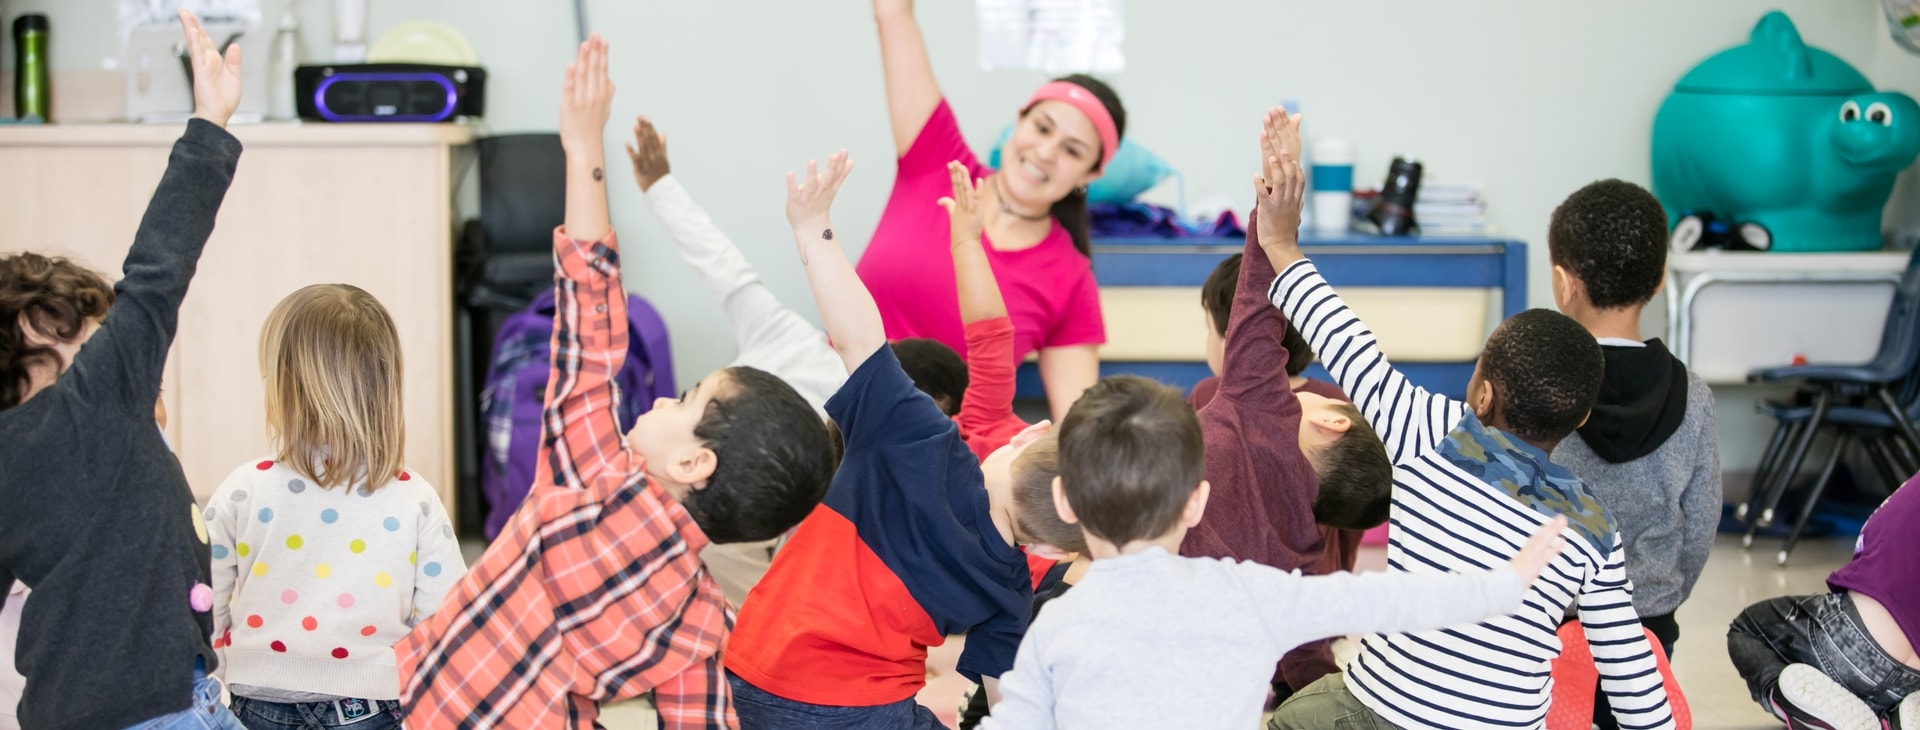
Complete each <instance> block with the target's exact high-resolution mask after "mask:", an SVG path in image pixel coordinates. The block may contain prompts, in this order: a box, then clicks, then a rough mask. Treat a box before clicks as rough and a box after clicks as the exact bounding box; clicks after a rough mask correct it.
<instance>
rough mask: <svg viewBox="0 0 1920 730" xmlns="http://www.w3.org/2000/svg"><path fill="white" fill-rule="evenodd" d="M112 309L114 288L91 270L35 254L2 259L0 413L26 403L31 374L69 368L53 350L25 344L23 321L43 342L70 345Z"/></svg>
mask: <svg viewBox="0 0 1920 730" xmlns="http://www.w3.org/2000/svg"><path fill="white" fill-rule="evenodd" d="M112 305H113V285H111V284H108V283H107V279H106V277H103V276H101V275H100V274H99V273H97V272H95V271H94V270H92V269H89V268H87V267H85V266H81V265H79V264H77V263H74V262H73V261H71V260H69V259H65V258H60V257H49V256H42V255H40V254H37V253H19V254H14V255H11V256H0V410H5V409H8V408H12V407H14V406H17V405H20V402H21V401H23V400H25V399H26V396H27V387H28V381H27V372H28V371H29V370H30V369H32V368H34V367H39V366H46V365H52V366H53V367H54V368H55V369H56V370H58V369H64V368H65V367H66V365H67V363H65V362H62V361H61V359H60V353H59V352H57V351H55V350H54V349H53V348H51V347H36V346H34V345H31V344H29V343H28V342H27V333H26V331H25V330H23V329H22V328H21V323H22V320H25V322H27V323H29V324H30V326H32V327H33V329H34V331H36V332H38V333H39V334H40V335H41V336H42V337H50V338H52V339H55V340H59V341H61V342H68V341H71V340H73V339H74V338H76V337H79V336H80V332H81V331H82V330H83V329H85V327H86V324H87V320H90V319H98V318H101V317H105V316H107V307H110V306H112Z"/></svg>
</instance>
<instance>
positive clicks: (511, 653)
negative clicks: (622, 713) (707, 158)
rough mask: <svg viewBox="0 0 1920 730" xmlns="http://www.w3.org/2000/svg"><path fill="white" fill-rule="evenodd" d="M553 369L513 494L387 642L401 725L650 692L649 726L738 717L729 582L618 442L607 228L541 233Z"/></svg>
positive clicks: (615, 279) (614, 311)
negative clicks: (473, 557)
mask: <svg viewBox="0 0 1920 730" xmlns="http://www.w3.org/2000/svg"><path fill="white" fill-rule="evenodd" d="M553 245H554V259H555V265H556V268H557V270H558V271H559V275H558V276H556V277H555V279H554V305H555V307H556V309H555V312H554V318H553V371H552V374H551V375H550V376H549V379H548V381H547V407H546V410H545V412H544V414H543V420H544V423H543V424H542V440H541V446H540V465H539V471H538V475H537V477H536V479H535V481H534V483H533V487H532V490H531V491H530V492H529V493H528V494H527V500H526V503H525V504H523V505H521V507H520V509H519V511H518V512H515V513H514V515H513V518H512V519H511V520H510V521H508V522H507V525H506V528H505V529H504V530H502V531H501V533H500V537H499V538H498V539H496V540H495V541H494V542H493V544H492V545H490V546H488V548H487V552H486V554H485V555H483V556H481V558H480V560H479V562H477V563H475V564H474V565H473V567H472V568H471V569H469V570H468V571H467V575H466V577H465V578H463V579H461V581H460V582H459V583H458V584H456V585H455V586H454V587H453V589H452V591H451V592H450V593H449V594H448V595H447V598H446V601H445V603H444V604H443V607H442V608H441V609H440V611H439V612H437V613H435V614H434V615H433V616H431V617H429V618H428V619H426V620H425V621H423V622H421V623H420V625H419V626H417V627H416V628H415V629H414V631H413V633H412V634H411V635H409V636H408V637H407V638H406V639H405V640H404V641H402V642H400V643H399V644H398V645H396V646H394V652H395V653H396V654H397V655H398V656H399V662H400V686H401V690H400V691H401V697H400V699H401V702H402V703H404V704H405V706H406V710H407V713H408V714H407V726H408V727H411V728H456V727H457V728H493V727H504V728H514V729H515V730H520V729H522V728H578V729H579V730H587V729H589V728H593V727H595V724H594V720H595V718H596V717H597V716H598V715H599V704H600V703H601V702H607V701H612V700H619V699H627V698H632V697H637V696H639V695H641V694H644V693H646V692H648V691H652V692H653V693H654V701H655V704H656V705H657V706H658V707H659V709H660V726H661V727H662V728H720V727H727V728H732V727H736V725H737V721H736V720H735V718H734V715H733V709H732V703H731V698H730V695H729V694H728V691H727V682H726V675H725V674H724V673H723V670H722V669H721V662H720V649H721V645H722V644H724V643H725V641H726V637H727V633H728V632H729V631H730V630H731V628H732V623H733V621H732V616H731V615H729V613H728V608H727V602H726V597H725V596H724V595H723V594H722V593H721V592H720V587H719V586H718V585H717V584H715V583H714V582H713V579H712V578H711V577H710V576H708V574H707V571H706V568H705V566H704V565H702V564H701V562H700V549H701V548H703V547H706V545H707V538H706V535H705V534H704V533H702V532H701V531H700V528H699V527H698V526H697V525H695V524H694V522H693V519H692V517H690V516H689V515H688V514H687V511H686V509H685V508H683V507H681V506H680V504H679V503H678V502H676V501H674V499H673V498H672V497H670V496H668V495H667V494H666V492H664V491H662V490H661V489H660V487H659V486H657V485H655V484H654V483H653V482H652V481H651V480H649V479H647V478H646V473H645V470H644V469H643V468H642V467H643V466H644V464H643V463H642V462H641V460H640V457H639V455H637V454H632V453H629V452H628V451H627V448H626V443H625V439H624V437H623V435H622V434H621V433H620V424H619V423H618V421H617V417H616V415H615V414H616V412H617V409H616V408H615V406H616V404H617V399H618V398H619V396H618V394H617V393H616V392H615V389H614V386H613V376H614V374H615V373H617V372H619V370H620V367H621V365H622V363H623V361H624V360H625V359H626V353H627V311H626V310H627V299H626V293H625V291H624V289H622V287H621V283H620V262H619V259H620V257H619V253H618V243H616V241H615V238H614V236H613V234H612V233H608V234H607V237H606V239H605V240H602V241H598V242H592V241H576V240H573V239H572V238H570V237H568V236H567V235H566V231H565V230H564V229H556V230H555V231H554V236H553Z"/></svg>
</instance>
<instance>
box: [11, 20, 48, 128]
mask: <svg viewBox="0 0 1920 730" xmlns="http://www.w3.org/2000/svg"><path fill="white" fill-rule="evenodd" d="M48 60H49V59H48V58H47V16H45V15H41V14H39V13H28V14H26V15H22V16H20V17H18V18H14V20H13V73H14V76H13V115H14V116H16V117H19V118H21V119H26V118H28V117H39V118H40V119H42V120H48V121H50V120H52V119H53V113H52V112H53V87H52V85H51V84H50V83H49V81H48V78H47V62H48Z"/></svg>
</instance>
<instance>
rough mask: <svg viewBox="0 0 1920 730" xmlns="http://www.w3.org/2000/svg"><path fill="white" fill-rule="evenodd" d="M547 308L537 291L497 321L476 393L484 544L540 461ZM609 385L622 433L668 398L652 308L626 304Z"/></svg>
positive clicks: (663, 341)
mask: <svg viewBox="0 0 1920 730" xmlns="http://www.w3.org/2000/svg"><path fill="white" fill-rule="evenodd" d="M553 310H554V305H553V290H551V289H549V290H547V291H544V292H541V293H540V296H538V297H535V298H534V300H533V303H532V304H530V305H527V308H526V309H523V310H521V311H519V312H517V313H515V314H514V315H513V316H511V317H508V318H507V320H506V321H505V322H503V323H501V325H500V332H499V334H497V335H495V336H494V339H493V358H492V363H491V364H490V365H489V366H488V367H487V380H486V387H485V389H484V390H482V391H481V393H480V418H481V421H482V423H483V424H484V427H485V430H486V434H485V436H486V443H485V446H484V447H483V449H482V451H483V456H482V459H481V464H480V491H481V493H482V494H483V495H485V496H486V498H487V522H486V533H487V539H488V540H492V539H493V538H494V537H496V536H498V535H499V534H500V528H502V527H505V526H506V524H507V518H508V517H511V516H513V512H514V510H517V509H519V508H520V503H521V502H523V501H525V500H526V498H527V490H528V489H529V488H530V487H532V486H533V477H534V471H535V467H536V466H538V464H537V462H538V460H539V458H540V415H541V413H540V412H541V411H542V410H544V408H545V406H546V397H547V376H548V374H549V373H550V372H551V369H552V362H551V356H552V353H551V348H552V346H553ZM614 385H615V386H616V387H617V388H618V389H619V391H620V406H619V410H620V412H619V419H620V429H621V430H622V431H623V432H624V431H625V430H626V429H628V428H632V427H633V421H634V419H635V418H638V417H639V416H640V414H641V413H644V412H646V410H647V408H648V407H650V406H651V405H652V404H653V401H654V399H655V398H662V397H672V396H673V395H674V394H675V391H674V387H673V356H672V350H671V349H670V348H669V347H668V345H667V324H666V322H664V321H661V319H660V313H659V312H657V311H654V308H653V305H651V304H648V303H647V300H645V299H642V298H640V297H637V296H630V297H628V298H627V362H626V365H625V366H623V367H621V369H620V373H619V375H617V376H615V377H614Z"/></svg>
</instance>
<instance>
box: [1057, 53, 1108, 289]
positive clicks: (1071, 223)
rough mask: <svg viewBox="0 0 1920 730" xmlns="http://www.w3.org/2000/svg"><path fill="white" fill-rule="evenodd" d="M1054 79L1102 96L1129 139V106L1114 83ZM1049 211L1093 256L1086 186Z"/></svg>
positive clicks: (1085, 78)
mask: <svg viewBox="0 0 1920 730" xmlns="http://www.w3.org/2000/svg"><path fill="white" fill-rule="evenodd" d="M1054 80H1055V81H1065V82H1067V83H1069V84H1073V85H1074V86H1078V87H1080V88H1082V89H1086V90H1087V93H1090V94H1093V98H1095V99H1099V100H1100V105H1101V106H1104V107H1106V108H1107V114H1108V116H1111V117H1113V130H1114V132H1115V133H1117V134H1119V135H1120V138H1121V139H1126V137H1127V108H1126V107H1125V106H1122V105H1121V104H1120V95H1119V94H1116V93H1114V92H1113V87H1111V86H1108V85H1107V83H1106V82H1105V81H1101V80H1099V79H1096V78H1094V77H1092V76H1088V75H1086V74H1073V75H1071V76H1062V77H1060V78H1057V79H1054ZM1106 153H1107V150H1101V151H1100V154H1101V157H1102V158H1104V157H1105V156H1106ZM1099 164H1100V163H1099V162H1097V161H1096V162H1095V163H1094V165H1095V166H1094V168H1093V169H1095V170H1098V169H1100V167H1099ZM1050 212H1051V213H1053V219H1054V220H1056V221H1059V222H1060V227H1061V228H1065V229H1067V235H1069V236H1071V237H1072V238H1073V248H1074V250H1076V251H1079V252H1080V255H1081V256H1086V257H1088V258H1092V257H1093V241H1092V238H1091V235H1090V234H1089V230H1088V229H1090V228H1092V227H1093V221H1092V219H1091V218H1089V217H1088V215H1087V191H1086V188H1076V189H1074V190H1073V192H1070V193H1067V197H1064V198H1061V199H1060V200H1058V201H1055V202H1054V204H1053V207H1052V208H1051V209H1050Z"/></svg>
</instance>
